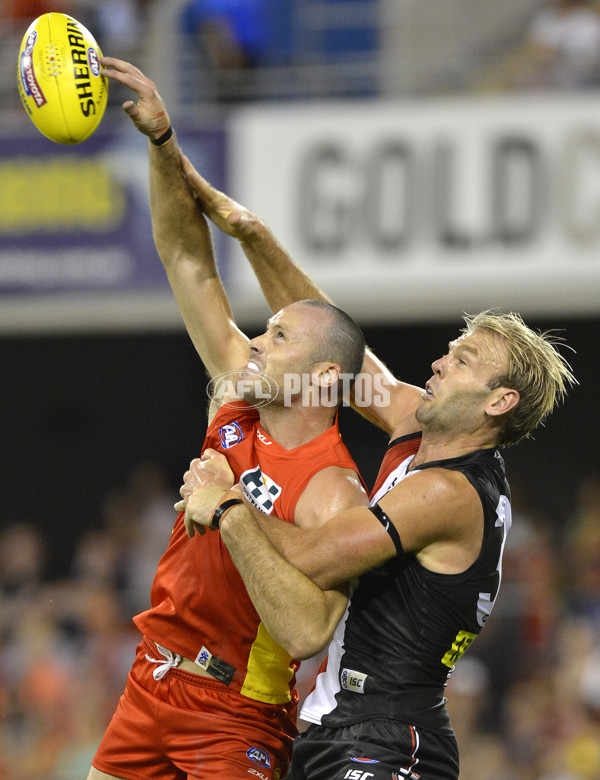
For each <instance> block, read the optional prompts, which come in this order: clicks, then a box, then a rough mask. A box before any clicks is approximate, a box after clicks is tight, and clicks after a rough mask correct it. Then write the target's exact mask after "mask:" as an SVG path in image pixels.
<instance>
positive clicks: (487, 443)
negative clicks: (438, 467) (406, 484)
mask: <svg viewBox="0 0 600 780" xmlns="http://www.w3.org/2000/svg"><path fill="white" fill-rule="evenodd" d="M494 446H495V442H494V439H493V438H492V437H490V436H489V435H481V434H478V435H473V434H470V435H464V436H457V435H456V434H452V433H446V434H444V433H434V434H429V435H428V434H427V431H423V438H422V440H421V444H420V446H419V451H418V452H417V454H416V455H415V458H414V460H413V462H412V464H411V467H412V468H415V467H416V466H419V465H420V464H421V463H431V461H434V460H447V459H449V458H460V457H461V456H462V455H468V454H469V453H470V452H475V451H476V450H481V449H484V448H486V447H494Z"/></svg>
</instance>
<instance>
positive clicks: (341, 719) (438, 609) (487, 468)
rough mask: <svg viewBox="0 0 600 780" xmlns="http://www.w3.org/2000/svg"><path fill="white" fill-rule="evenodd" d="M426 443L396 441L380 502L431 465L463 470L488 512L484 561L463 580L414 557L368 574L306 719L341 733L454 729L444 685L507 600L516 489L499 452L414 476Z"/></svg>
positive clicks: (383, 473) (380, 482)
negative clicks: (361, 725)
mask: <svg viewBox="0 0 600 780" xmlns="http://www.w3.org/2000/svg"><path fill="white" fill-rule="evenodd" d="M419 443H420V436H419V435H416V436H409V437H403V438H401V439H398V440H396V441H394V442H392V443H391V444H390V446H389V448H388V451H387V453H386V457H385V458H384V460H383V463H382V466H381V470H380V473H379V476H378V479H377V482H376V484H375V487H374V489H373V493H372V501H371V503H372V504H373V503H375V502H376V501H379V500H380V499H381V498H382V496H384V495H385V494H386V493H387V492H388V491H389V490H391V489H392V488H393V487H394V485H396V484H397V483H398V482H400V481H401V480H403V479H407V478H410V477H411V475H412V474H415V473H417V472H418V471H422V470H423V469H426V468H446V469H452V470H457V471H461V472H462V473H463V474H464V475H465V476H466V478H467V479H468V480H469V482H470V483H471V484H472V485H473V487H474V488H475V490H476V491H477V493H478V495H479V497H480V499H481V503H482V506H483V514H484V528H483V541H482V546H481V551H480V554H479V557H478V558H477V560H476V561H475V562H474V563H473V564H472V566H470V567H469V568H468V569H467V570H466V571H464V572H463V573H461V574H439V573H437V572H433V571H431V570H429V569H426V568H425V567H423V566H422V565H421V564H420V563H419V561H418V560H417V558H416V556H415V555H414V554H412V553H405V554H403V555H400V556H397V557H396V558H393V559H392V560H390V561H388V562H386V563H385V564H384V565H383V566H381V567H379V568H378V569H375V570H373V571H371V572H368V573H367V574H365V575H363V576H362V577H361V578H360V580H359V583H358V585H357V587H356V588H355V590H354V592H353V593H352V595H351V598H350V601H349V604H348V608H347V610H346V613H345V615H344V617H343V618H342V620H341V621H340V623H339V625H338V626H337V628H336V631H335V634H334V636H333V639H332V641H331V644H330V646H329V651H328V658H327V660H326V662H325V663H324V665H323V667H322V668H321V670H320V672H319V675H318V677H317V682H316V686H315V689H314V690H313V692H312V693H311V694H310V695H309V696H308V698H307V699H306V702H305V704H304V707H303V709H302V713H301V717H302V718H303V719H304V720H307V721H309V722H311V723H321V724H322V725H324V726H332V727H336V726H346V725H351V724H353V723H357V722H359V721H363V720H367V719H372V718H392V719H395V720H400V721H405V722H408V723H411V724H414V725H415V726H420V727H422V728H425V729H428V730H429V731H433V732H437V733H440V734H451V733H452V729H451V726H450V722H449V718H448V714H447V712H446V707H445V702H446V699H445V697H444V689H445V686H446V682H447V679H448V676H449V675H450V673H451V672H452V671H453V669H454V665H455V663H456V662H457V660H458V659H459V658H460V657H461V655H462V654H463V653H464V652H465V650H466V649H467V648H468V647H469V645H470V644H471V643H472V641H473V640H474V639H475V637H476V636H477V634H479V632H480V631H481V629H482V628H483V626H484V624H485V622H486V620H487V619H488V617H489V615H490V612H491V610H492V607H493V605H494V602H495V600H496V597H497V595H498V589H499V586H500V579H501V561H502V551H503V549H504V543H505V540H506V534H507V532H508V530H509V528H510V524H511V513H510V491H509V487H508V483H507V482H506V476H505V470H504V461H503V459H502V457H501V455H500V453H499V452H498V451H497V450H496V449H482V450H477V451H475V452H472V453H470V454H468V455H464V456H462V457H459V458H451V459H448V460H438V461H432V462H430V463H424V464H422V465H420V466H419V467H418V468H415V469H414V470H413V471H411V472H408V473H407V469H408V467H409V465H410V463H411V461H412V460H413V458H414V455H415V453H416V451H417V450H418V446H419ZM400 537H401V538H402V535H400Z"/></svg>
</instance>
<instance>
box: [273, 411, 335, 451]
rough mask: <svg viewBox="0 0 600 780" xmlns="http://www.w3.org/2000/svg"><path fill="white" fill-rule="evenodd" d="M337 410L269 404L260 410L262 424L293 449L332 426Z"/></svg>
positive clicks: (278, 439)
mask: <svg viewBox="0 0 600 780" xmlns="http://www.w3.org/2000/svg"><path fill="white" fill-rule="evenodd" d="M335 411H336V410H335V409H331V408H327V407H306V406H298V407H294V406H292V407H282V406H274V405H273V404H269V405H267V406H264V407H262V408H261V410H260V424H261V426H262V428H263V429H264V430H265V432H266V433H268V434H269V436H270V437H271V438H272V439H274V441H276V442H277V443H278V444H280V445H281V446H282V447H285V448H286V449H287V450H291V449H293V448H294V447H299V446H300V445H301V444H306V442H308V441H311V440H312V439H314V438H316V437H317V436H320V435H321V434H322V433H324V432H325V431H326V430H327V429H328V428H330V427H331V425H332V424H333V421H334V418H335Z"/></svg>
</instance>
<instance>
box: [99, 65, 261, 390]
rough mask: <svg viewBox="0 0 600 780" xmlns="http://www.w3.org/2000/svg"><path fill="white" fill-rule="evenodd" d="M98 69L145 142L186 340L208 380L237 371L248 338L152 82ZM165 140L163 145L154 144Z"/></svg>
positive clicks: (162, 244) (136, 73)
mask: <svg viewBox="0 0 600 780" xmlns="http://www.w3.org/2000/svg"><path fill="white" fill-rule="evenodd" d="M102 65H103V68H104V70H103V73H104V75H105V76H107V77H108V78H110V79H113V80H114V81H118V82H119V83H121V84H123V85H125V86H126V87H128V88H129V89H131V90H132V91H133V92H134V93H135V95H136V97H137V100H136V101H134V100H128V101H126V102H125V103H124V104H123V108H124V110H125V112H126V113H127V115H128V116H129V117H130V119H131V120H132V122H133V123H134V125H135V126H136V127H137V128H138V130H139V131H140V132H141V133H143V134H144V135H147V136H148V138H149V139H150V141H151V143H149V144H148V151H149V160H150V211H151V215H152V229H153V235H154V241H155V244H156V248H157V251H158V254H159V256H160V258H161V261H162V263H163V265H164V266H165V269H166V272H167V276H168V278H169V282H170V284H171V287H172V289H173V293H174V295H175V299H176V300H177V304H178V306H179V309H180V311H181V314H182V317H183V320H184V322H185V325H186V327H187V330H188V333H189V335H190V337H191V339H192V342H193V343H194V346H195V347H196V349H197V351H198V353H199V354H200V357H201V358H202V361H203V362H204V364H205V366H206V368H207V370H208V373H209V374H210V375H211V376H216V375H217V374H220V373H222V372H224V371H228V370H232V369H237V368H240V367H241V366H243V365H245V364H246V363H247V361H248V357H249V347H248V339H247V338H246V336H244V334H243V333H241V331H239V330H238V328H237V327H236V325H235V322H234V319H233V314H232V312H231V308H230V306H229V302H228V300H227V296H226V293H225V290H224V288H223V285H222V282H221V279H220V277H219V274H218V271H217V268H216V264H215V259H214V254H213V247H212V241H211V236H210V231H209V228H208V225H207V222H206V219H205V217H204V214H203V213H202V207H201V205H200V203H199V201H198V199H197V197H196V196H195V194H194V192H193V191H192V190H191V188H190V187H189V185H188V183H187V181H186V179H185V176H184V174H183V172H182V164H181V157H180V150H179V146H178V143H177V139H176V136H175V135H174V134H173V135H171V136H170V137H169V136H168V131H169V128H170V119H169V115H168V113H167V110H166V107H165V105H164V103H163V101H162V99H161V97H160V95H159V94H158V92H157V90H156V87H155V85H154V83H153V82H152V81H150V79H148V78H147V77H146V76H144V74H143V73H142V72H141V71H140V70H138V69H137V68H135V67H134V66H133V65H131V64H130V63H127V62H124V61H123V60H118V59H114V58H112V57H104V58H103V59H102ZM165 133H167V136H165ZM165 137H167V138H168V140H167V141H166V142H164V143H161V144H160V145H158V146H157V145H155V143H154V142H155V141H156V140H161V139H163V138H165Z"/></svg>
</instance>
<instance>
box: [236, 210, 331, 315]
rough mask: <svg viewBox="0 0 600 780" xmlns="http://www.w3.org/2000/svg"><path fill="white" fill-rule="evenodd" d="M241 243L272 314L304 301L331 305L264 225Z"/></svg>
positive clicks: (328, 299)
mask: <svg viewBox="0 0 600 780" xmlns="http://www.w3.org/2000/svg"><path fill="white" fill-rule="evenodd" d="M240 243H241V246H242V249H243V250H244V254H245V255H246V257H247V258H248V260H249V261H250V265H251V266H252V269H253V270H254V273H255V274H256V278H257V279H258V281H259V284H260V286H261V289H262V291H263V294H264V296H265V298H266V299H267V303H268V304H269V307H270V308H271V311H273V312H277V311H279V310H280V309H282V308H283V307H284V306H288V305H289V304H290V303H294V302H295V301H300V300H303V299H304V298H313V299H316V300H320V301H327V302H329V303H331V300H330V298H328V297H327V295H325V293H324V292H323V291H322V290H321V289H320V288H319V286H318V285H317V284H316V282H314V280H313V279H311V278H310V276H308V274H306V273H305V272H304V271H303V270H302V269H301V268H300V267H299V266H298V265H296V263H295V262H294V261H293V260H292V258H291V257H290V255H289V254H288V253H287V252H286V251H285V249H283V247H282V246H281V245H280V244H279V242H278V241H277V239H276V238H275V236H274V235H273V233H272V232H271V230H270V229H269V228H268V227H267V226H266V225H264V223H262V225H261V228H260V230H259V231H258V236H257V237H255V238H254V239H253V240H252V241H249V242H245V241H241V242H240Z"/></svg>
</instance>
